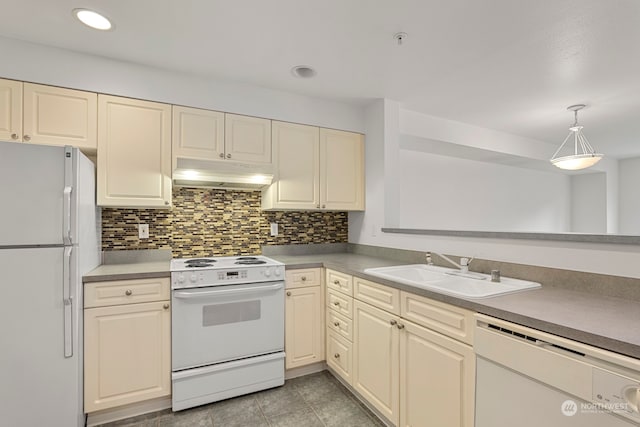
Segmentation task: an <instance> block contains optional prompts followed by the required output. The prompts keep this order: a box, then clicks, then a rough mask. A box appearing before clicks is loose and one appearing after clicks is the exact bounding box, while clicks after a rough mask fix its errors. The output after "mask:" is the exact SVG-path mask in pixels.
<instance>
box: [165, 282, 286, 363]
mask: <svg viewBox="0 0 640 427" xmlns="http://www.w3.org/2000/svg"><path fill="white" fill-rule="evenodd" d="M171 299H172V313H171V314H172V320H171V324H172V333H171V335H172V339H171V347H172V357H171V359H172V368H173V371H179V370H183V369H188V368H193V367H197V366H205V365H211V364H214V363H220V362H225V361H229V360H234V359H239V358H244V357H251V356H256V355H261V354H267V353H272V352H277V351H282V350H283V349H284V282H267V283H250V284H242V285H227V286H212V287H204V288H193V289H179V290H178V289H176V290H174V291H173V292H172V294H171Z"/></svg>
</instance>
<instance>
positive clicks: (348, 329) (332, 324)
mask: <svg viewBox="0 0 640 427" xmlns="http://www.w3.org/2000/svg"><path fill="white" fill-rule="evenodd" d="M327 328H329V329H331V330H333V331H335V332H337V333H339V334H340V335H342V336H343V337H345V338H346V339H348V340H349V341H351V342H353V321H352V320H351V319H348V318H347V317H345V316H343V315H341V314H339V313H337V312H335V311H334V310H331V309H327Z"/></svg>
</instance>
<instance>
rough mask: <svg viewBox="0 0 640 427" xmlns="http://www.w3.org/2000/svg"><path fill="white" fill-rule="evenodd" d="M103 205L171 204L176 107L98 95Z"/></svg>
mask: <svg viewBox="0 0 640 427" xmlns="http://www.w3.org/2000/svg"><path fill="white" fill-rule="evenodd" d="M97 192H98V194H97V199H98V205H100V206H117V207H136V208H145V207H147V208H159V207H163V208H168V207H169V206H170V205H171V106H170V105H168V104H160V103H157V102H148V101H140V100H136V99H129V98H121V97H116V96H110V95H99V96H98V191H97Z"/></svg>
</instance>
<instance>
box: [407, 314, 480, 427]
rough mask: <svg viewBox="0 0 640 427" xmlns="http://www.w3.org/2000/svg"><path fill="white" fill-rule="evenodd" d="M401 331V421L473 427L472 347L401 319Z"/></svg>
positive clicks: (408, 424)
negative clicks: (402, 328)
mask: <svg viewBox="0 0 640 427" xmlns="http://www.w3.org/2000/svg"><path fill="white" fill-rule="evenodd" d="M403 325H404V330H403V331H402V333H401V334H400V425H401V426H402V427H410V426H412V427H415V426H439V427H473V424H474V399H475V397H474V396H475V395H474V388H475V355H474V353H473V349H472V348H471V347H470V346H468V345H466V344H463V343H461V342H458V341H456V340H453V339H451V338H448V337H445V336H443V335H441V334H439V333H437V332H433V331H431V330H429V329H427V328H423V327H421V326H418V325H415V324H413V323H412V322H407V321H403Z"/></svg>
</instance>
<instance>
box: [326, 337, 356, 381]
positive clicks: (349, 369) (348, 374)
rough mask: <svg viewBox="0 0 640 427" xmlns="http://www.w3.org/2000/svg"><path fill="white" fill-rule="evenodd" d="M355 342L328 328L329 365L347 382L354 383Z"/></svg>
mask: <svg viewBox="0 0 640 427" xmlns="http://www.w3.org/2000/svg"><path fill="white" fill-rule="evenodd" d="M352 351H353V344H352V343H351V341H349V340H347V339H345V338H343V337H342V336H340V335H339V334H337V333H335V332H333V331H332V330H330V329H327V366H328V367H330V368H331V369H333V371H334V372H335V373H336V374H337V375H339V376H340V377H341V378H342V379H343V380H344V381H345V382H346V383H347V384H349V385H352V384H353V357H352V356H353V354H352Z"/></svg>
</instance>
